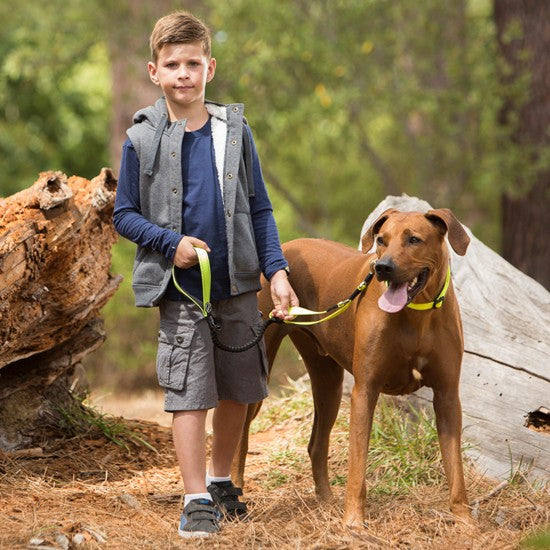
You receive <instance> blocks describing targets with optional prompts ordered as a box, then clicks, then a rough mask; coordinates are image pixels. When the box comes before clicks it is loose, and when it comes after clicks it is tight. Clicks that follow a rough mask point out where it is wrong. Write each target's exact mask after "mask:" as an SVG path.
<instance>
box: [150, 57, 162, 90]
mask: <svg viewBox="0 0 550 550" xmlns="http://www.w3.org/2000/svg"><path fill="white" fill-rule="evenodd" d="M147 70H148V71H149V78H150V79H151V82H152V83H153V84H155V85H156V86H160V83H159V79H158V77H157V66H156V65H155V64H154V63H153V62H152V61H149V63H147Z"/></svg>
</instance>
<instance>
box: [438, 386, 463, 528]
mask: <svg viewBox="0 0 550 550" xmlns="http://www.w3.org/2000/svg"><path fill="white" fill-rule="evenodd" d="M433 405H434V411H435V418H436V424H437V435H438V437H439V445H440V447H441V456H442V458H443V467H444V469H445V475H446V476H447V483H448V484H449V493H450V495H449V504H450V508H451V512H452V513H453V514H455V515H457V516H459V517H460V518H462V519H463V520H465V521H468V522H469V521H471V516H470V509H469V507H468V498H467V496H466V488H465V484H464V472H463V469H462V449H461V432H462V409H461V407H460V398H459V396H458V389H457V388H453V389H451V390H447V391H444V390H441V389H439V390H438V389H435V388H434V397H433Z"/></svg>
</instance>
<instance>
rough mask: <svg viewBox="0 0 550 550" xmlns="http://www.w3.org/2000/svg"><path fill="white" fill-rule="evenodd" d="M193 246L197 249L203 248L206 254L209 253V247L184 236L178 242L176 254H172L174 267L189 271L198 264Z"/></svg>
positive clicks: (198, 240)
mask: <svg viewBox="0 0 550 550" xmlns="http://www.w3.org/2000/svg"><path fill="white" fill-rule="evenodd" d="M195 246H196V247H197V248H204V249H205V250H206V252H210V248H209V246H208V245H207V244H206V243H205V242H204V241H201V240H200V239H197V238H195V237H188V236H185V237H183V239H182V240H181V241H180V242H179V244H178V248H176V253H175V254H174V265H175V266H176V267H179V268H180V269H189V268H190V267H192V266H194V265H195V264H198V263H199V258H198V256H197V253H196V252H195V249H194V248H193V247H195Z"/></svg>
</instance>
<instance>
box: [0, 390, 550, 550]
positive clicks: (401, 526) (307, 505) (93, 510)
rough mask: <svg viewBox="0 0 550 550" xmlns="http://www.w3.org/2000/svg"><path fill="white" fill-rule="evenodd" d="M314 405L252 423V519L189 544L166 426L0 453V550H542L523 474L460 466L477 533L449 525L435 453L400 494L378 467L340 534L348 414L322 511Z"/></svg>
mask: <svg viewBox="0 0 550 550" xmlns="http://www.w3.org/2000/svg"><path fill="white" fill-rule="evenodd" d="M118 402H119V403H122V404H123V403H124V401H123V400H121V399H118ZM309 407H310V403H309V402H308V397H307V392H303V393H299V392H298V393H293V394H291V395H287V396H286V397H276V398H270V400H268V401H267V402H266V404H264V408H263V410H262V413H261V417H260V418H259V419H258V420H257V421H255V422H257V426H256V427H255V429H254V433H253V434H252V436H251V445H250V451H249V455H248V462H247V470H246V488H245V498H246V500H247V502H248V506H249V509H250V512H251V516H252V519H251V520H249V521H242V522H236V523H229V524H224V525H223V528H222V531H221V533H220V534H219V535H217V536H215V537H214V538H211V539H208V540H204V541H200V540H194V541H191V542H189V541H185V540H183V539H181V538H179V537H178V534H177V523H178V519H179V514H180V511H181V505H182V484H181V479H180V475H179V472H178V469H177V467H176V459H175V456H174V451H173V447H172V439H171V432H170V428H169V427H167V426H166V425H159V424H158V423H157V422H151V421H150V420H144V419H143V418H140V419H138V420H128V419H122V418H118V419H117V424H116V426H118V427H117V428H116V430H115V428H114V427H113V426H114V425H113V426H111V431H110V432H107V433H110V435H111V437H113V438H114V439H117V441H119V443H120V444H115V443H113V442H112V441H110V440H109V439H107V438H106V437H105V436H104V435H102V433H101V432H100V431H98V430H90V431H89V432H87V433H86V432H85V433H80V434H77V435H73V436H72V437H69V436H68V437H65V438H63V439H57V440H53V441H50V442H49V443H48V444H44V445H42V446H41V447H37V448H35V449H31V450H27V451H25V452H14V453H8V454H1V453H0V548H1V549H9V550H12V549H19V548H34V549H39V550H49V549H53V548H55V549H60V548H65V549H67V548H70V549H76V548H78V549H121V550H128V549H142V548H143V549H155V550H157V549H160V550H164V549H174V548H203V547H204V548H206V547H216V548H239V549H240V548H243V549H245V548H246V549H256V548H262V549H268V548H277V549H278V550H281V549H287V548H288V549H292V548H296V549H343V548H384V549H386V548H388V549H389V548H398V549H405V548H406V549H425V548H429V549H445V550H451V549H452V550H455V549H483V550H489V549H498V550H503V549H512V548H548V547H549V546H548V544H549V539H548V537H549V534H548V525H549V521H550V495H549V493H548V490H547V488H544V487H541V486H534V485H532V484H530V483H529V482H527V481H526V479H525V477H524V476H521V475H516V476H513V478H512V479H511V480H510V481H509V482H505V483H502V482H501V483H499V482H497V481H494V480H491V479H487V478H485V477H483V476H482V475H481V474H480V473H479V472H477V471H476V469H475V468H474V467H473V466H472V465H470V464H467V466H466V483H467V489H468V493H469V498H470V502H471V503H472V504H474V507H473V508H474V515H475V518H476V519H475V523H474V524H473V525H466V524H464V523H462V522H460V521H457V522H455V521H454V520H453V518H452V516H451V515H450V514H449V513H448V503H447V499H448V491H447V486H446V483H445V480H444V477H443V475H442V472H441V467H440V465H439V463H440V459H439V456H438V454H437V452H436V453H435V454H436V455H437V456H436V457H435V459H434V462H433V465H432V466H430V468H431V470H432V471H431V473H430V475H428V476H422V478H423V479H421V480H418V483H416V484H414V483H413V484H409V486H407V487H406V488H405V489H403V487H399V486H397V485H396V484H395V485H392V483H395V473H394V474H392V476H391V477H392V478H394V481H391V480H390V482H389V485H388V482H387V481H383V480H382V478H381V477H380V475H381V474H380V473H379V472H380V470H381V469H383V466H378V467H377V468H376V470H375V472H374V473H373V474H369V473H367V482H368V495H367V504H366V506H367V508H366V523H365V527H364V529H360V530H356V531H355V530H354V531H351V530H349V529H346V528H344V527H342V525H341V520H342V512H343V505H344V492H345V476H346V467H347V449H346V447H347V437H346V436H347V425H346V422H347V415H348V413H349V409H348V406H347V404H346V403H344V404H343V406H342V411H341V413H340V417H339V420H338V421H337V424H336V426H335V430H334V432H333V440H332V442H331V456H330V470H331V478H332V483H333V490H334V496H335V498H334V500H333V501H332V502H330V503H324V504H323V503H319V502H318V501H317V500H316V498H315V494H314V489H313V482H312V479H311V474H310V468H309V462H308V459H307V451H306V447H307V438H308V433H309V430H310V426H311V419H312V414H311V409H310V408H309ZM139 410H140V411H142V412H144V414H143V415H142V416H147V414H146V413H147V410H154V409H151V408H148V406H147V403H146V400H144V399H142V400H141V402H140V405H139ZM101 418H103V417H101ZM138 418H139V416H138ZM103 420H105V421H107V417H105V418H103ZM164 420H166V419H164ZM161 424H165V422H163V421H162V419H161ZM117 430H118V431H117ZM138 438H139V439H138ZM140 440H144V441H146V442H147V444H148V446H149V447H154V450H151V449H150V448H148V447H146V446H144V445H143V444H142V443H141V441H140ZM432 451H433V449H432ZM432 451H430V452H432ZM389 460H391V457H390V458H386V459H384V462H388V461H389ZM384 484H386V485H384ZM382 486H384V487H383V489H380V487H382ZM545 529H546V531H544V530H545Z"/></svg>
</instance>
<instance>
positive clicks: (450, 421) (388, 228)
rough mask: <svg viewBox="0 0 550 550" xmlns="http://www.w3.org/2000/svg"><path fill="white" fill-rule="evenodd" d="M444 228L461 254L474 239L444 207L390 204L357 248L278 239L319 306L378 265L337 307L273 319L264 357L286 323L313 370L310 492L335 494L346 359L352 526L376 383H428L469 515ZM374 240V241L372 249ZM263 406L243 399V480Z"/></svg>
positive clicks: (381, 388)
mask: <svg viewBox="0 0 550 550" xmlns="http://www.w3.org/2000/svg"><path fill="white" fill-rule="evenodd" d="M446 234H447V235H448V239H449V242H450V244H451V246H452V247H453V249H454V250H455V252H456V253H457V254H460V255H464V254H465V252H466V248H467V247H468V244H469V241H470V239H469V237H468V235H467V234H466V232H465V231H464V229H463V228H462V225H461V224H460V222H459V221H458V220H457V219H456V218H455V216H454V215H453V214H452V212H451V211H450V210H447V209H441V210H430V211H429V212H428V213H426V214H421V213H418V212H409V213H401V212H398V211H397V210H393V209H390V210H387V211H386V212H384V213H383V214H382V215H381V216H380V217H379V218H378V219H377V220H376V221H375V223H374V224H373V225H372V227H371V228H370V229H369V230H368V231H367V233H366V234H365V235H364V237H363V239H362V249H363V253H361V252H359V251H357V250H355V249H352V248H350V247H347V246H344V245H342V244H339V243H336V242H332V241H326V240H318V239H298V240H295V241H291V242H289V243H286V244H285V245H284V247H283V248H284V253H285V256H286V258H287V260H288V262H289V264H290V280H291V284H292V287H293V288H294V290H295V291H296V293H297V295H298V297H299V299H300V305H301V306H303V307H306V308H309V309H312V310H315V311H319V310H323V309H325V308H327V307H329V306H331V305H333V304H336V303H337V302H339V301H340V300H343V299H345V298H347V297H348V296H349V295H350V293H351V292H352V291H353V290H354V289H355V288H356V287H357V286H358V285H359V283H360V282H361V281H362V280H363V279H364V278H365V276H366V275H367V274H368V273H369V271H370V270H371V269H374V273H375V276H376V278H375V279H373V280H372V282H371V283H370V285H369V287H368V289H367V291H366V292H365V293H364V294H363V295H361V296H359V298H357V299H356V300H355V301H354V302H353V303H352V305H351V307H350V308H349V310H348V311H346V312H345V313H343V314H342V315H340V316H338V317H336V318H334V319H332V320H330V321H327V322H325V323H321V324H318V325H313V326H307V327H303V326H295V325H288V324H284V325H283V324H281V325H275V327H270V328H269V329H268V330H267V332H266V335H265V340H266V346H267V353H268V359H269V363H270V365H272V364H273V361H274V359H275V355H276V353H277V350H278V348H279V345H280V343H281V340H282V339H283V338H284V337H285V336H286V335H290V338H291V340H292V342H293V343H294V345H295V346H296V348H297V349H298V351H299V353H300V354H301V356H302V358H303V360H304V363H305V365H306V368H307V371H308V373H309V376H310V379H311V386H312V392H313V399H314V404H315V416H314V422H313V429H312V433H311V438H310V441H309V445H308V452H309V455H310V459H311V463H312V470H313V478H314V481H315V489H316V493H317V495H318V497H319V498H321V499H328V498H330V497H331V489H330V485H329V478H328V469H327V456H328V444H329V436H330V432H331V430H332V426H333V424H334V421H335V419H336V416H337V413H338V409H339V406H340V399H341V395H342V381H343V373H344V369H346V370H348V371H350V372H351V373H352V374H353V376H354V379H355V384H354V387H353V391H352V395H351V418H350V434H349V442H350V443H349V475H348V481H347V488H346V503H345V513H344V523H345V524H346V525H348V526H361V525H362V524H363V521H364V506H365V497H366V488H365V467H366V460H367V451H368V443H369V438H370V433H371V427H372V419H373V413H374V408H375V405H376V402H377V400H378V396H379V394H380V393H381V392H382V393H386V394H390V395H403V394H408V393H412V392H414V391H415V390H417V389H418V388H420V387H421V386H429V387H431V388H433V392H434V396H433V404H434V409H435V414H436V423H437V432H438V436H439V442H440V446H441V454H442V457H443V465H444V468H445V474H446V476H447V480H448V484H449V489H450V508H451V511H452V512H453V513H454V514H456V515H457V516H460V517H462V518H464V519H468V518H469V508H468V501H467V497H466V490H465V487H464V475H463V471H462V456H461V430H462V413H461V408H460V399H459V393H458V385H459V378H460V366H461V362H462V353H463V337H462V324H461V320H460V313H459V309H458V304H457V301H456V297H455V294H454V291H453V286H452V282H449V283H448V284H447V285H446V282H447V281H448V279H447V274H448V270H449V251H448V249H447V245H446V242H445V235H446ZM375 240H376V252H375V253H373V254H368V251H369V250H370V249H371V247H372V245H373V243H374V241H375ZM446 286H447V287H448V288H446V292H443V293H444V299H441V298H440V297H441V295H442V291H443V289H444V287H446ZM438 298H439V299H438ZM259 299H260V308H261V310H262V311H263V312H264V313H266V312H269V311H270V310H271V309H272V307H273V306H272V302H271V297H270V293H269V286H268V285H265V286H264V287H263V289H262V291H261V292H260V293H259ZM409 303H414V304H419V303H420V304H424V305H421V307H423V308H425V309H421V310H418V309H412V308H411V307H410V306H408V304H409ZM434 305H435V307H434ZM428 308H429V309H428ZM259 406H260V404H255V405H251V406H250V408H249V415H248V419H247V425H246V426H245V432H244V433H243V438H242V441H241V447H240V450H239V453H240V454H239V456H238V460H237V461H236V463H235V467H234V472H233V474H234V477H235V479H236V480H237V481H238V482H241V483H242V476H243V471H244V461H245V455H246V451H247V448H248V427H249V424H250V421H251V420H252V418H253V417H254V416H255V415H256V413H257V411H258V410H259Z"/></svg>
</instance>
